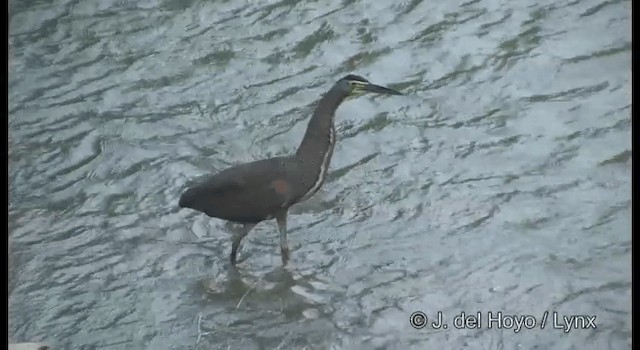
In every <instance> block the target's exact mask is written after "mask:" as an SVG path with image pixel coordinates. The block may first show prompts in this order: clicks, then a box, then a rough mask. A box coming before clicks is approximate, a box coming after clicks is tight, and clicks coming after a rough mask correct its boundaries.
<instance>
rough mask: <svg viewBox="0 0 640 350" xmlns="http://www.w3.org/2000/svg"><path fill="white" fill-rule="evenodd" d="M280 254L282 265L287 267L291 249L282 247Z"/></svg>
mask: <svg viewBox="0 0 640 350" xmlns="http://www.w3.org/2000/svg"><path fill="white" fill-rule="evenodd" d="M280 253H282V265H283V266H285V265H287V262H289V247H287V246H281V247H280Z"/></svg>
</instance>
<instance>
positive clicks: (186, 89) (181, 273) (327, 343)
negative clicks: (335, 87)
mask: <svg viewBox="0 0 640 350" xmlns="http://www.w3.org/2000/svg"><path fill="white" fill-rule="evenodd" d="M630 8H631V1H618V0H611V1H609V0H607V1H602V0H576V1H573V0H572V1H556V0H554V1H551V0H543V1H532V0H523V1H504V0H472V1H423V0H413V1H394V2H391V1H387V2H383V1H371V0H366V1H365V0H360V1H337V0H328V1H295V0H283V1H270V0H251V1H248V0H229V1H199V0H191V1H177V0H170V1H161V0H147V1H103V0H100V1H98V0H93V1H67V0H55V1H30V2H26V1H12V2H11V4H10V37H9V43H10V51H9V128H10V130H9V137H10V140H9V159H10V163H9V177H10V178H9V180H10V184H9V190H10V193H9V195H10V206H9V220H10V222H9V225H10V271H9V272H10V280H9V293H10V294H9V307H10V310H9V312H10V314H9V321H10V323H9V335H10V339H11V340H12V341H46V342H49V343H51V344H53V345H54V347H55V348H57V349H65V348H66V349H103V348H105V349H190V348H191V349H193V348H200V349H212V348H213V349H228V348H229V349H276V348H279V349H303V348H306V349H372V348H376V349H406V348H414V349H427V348H429V349H435V348H437V349H462V348H468V349H534V348H536V349H624V348H630V344H631V320H630V319H631V310H630V305H631V293H630V290H631V264H630V258H631V253H630V249H631V223H630V222H631V220H630V215H631V212H630V205H631V191H630V185H631V176H630V168H631V132H630V129H631V128H630V123H631V96H630V89H631V86H630V72H631V29H630V28H631V26H630V24H631V23H630V21H631V19H630V18H631V16H630ZM351 72H354V73H357V74H361V75H364V76H365V77H367V78H369V79H370V80H371V81H373V82H375V83H379V84H383V85H389V86H391V87H393V88H396V89H400V90H402V91H404V92H405V93H406V94H407V95H406V96H404V97H392V98H391V97H390V98H386V97H362V98H360V99H357V100H354V101H349V102H347V103H345V104H344V105H343V106H342V107H341V108H340V109H339V110H338V112H337V117H336V120H337V131H338V144H337V146H336V149H335V155H334V158H333V162H332V165H331V173H330V178H329V180H328V182H327V183H326V184H325V186H324V187H323V189H322V190H321V191H320V192H319V193H318V194H317V195H316V196H315V197H313V198H312V199H311V200H309V201H308V202H306V203H304V204H301V205H298V206H297V207H296V208H295V209H294V210H293V213H292V214H291V215H290V216H289V228H290V234H289V240H290V246H291V249H292V253H291V254H292V259H291V261H290V264H289V266H288V268H287V269H286V270H283V269H282V268H281V263H280V255H279V248H278V239H277V227H276V224H275V222H273V221H270V222H265V223H262V224H260V225H258V226H257V227H256V228H255V230H254V231H253V232H252V234H251V235H250V236H249V237H248V239H246V240H245V242H244V246H243V250H242V253H243V255H242V256H243V257H244V256H249V258H248V259H247V260H246V261H245V262H244V263H243V264H241V265H240V268H239V271H238V273H237V274H235V273H231V272H229V268H228V253H229V249H230V242H229V232H230V230H231V228H229V227H228V226H227V225H225V224H224V223H223V222H221V221H219V220H214V219H209V218H207V217H206V216H205V215H203V214H197V213H195V212H193V211H188V210H182V211H177V210H176V207H177V200H178V197H179V195H180V194H181V191H182V190H184V188H185V186H186V185H187V183H189V182H191V181H192V180H194V179H197V178H199V177H200V176H202V175H205V174H207V173H211V172H215V171H218V170H221V169H223V168H225V167H227V166H229V165H232V164H236V163H239V162H245V161H250V160H254V159H258V158H264V157H269V156H274V155H281V154H287V153H292V152H294V151H295V148H296V147H297V146H298V144H299V142H300V139H301V138H302V135H303V133H304V130H305V128H306V125H307V120H308V117H309V116H310V113H311V111H312V108H313V103H314V102H315V101H316V100H317V99H318V98H319V96H320V95H321V94H322V93H323V92H324V91H325V90H326V89H328V88H329V87H330V86H331V84H333V82H334V81H336V80H337V79H339V78H340V77H342V76H343V75H345V74H347V73H351ZM418 310H421V311H424V312H425V313H426V314H427V315H428V316H429V317H436V316H437V314H438V312H439V311H441V312H442V314H443V316H444V318H445V321H446V322H448V323H449V328H448V329H446V330H445V329H440V330H435V329H431V327H427V328H424V329H421V330H416V329H414V328H412V327H411V326H410V324H409V315H410V314H411V313H412V312H414V311H418ZM489 311H492V312H497V311H501V312H503V313H504V314H509V315H523V316H525V315H532V316H534V317H535V318H536V321H537V322H538V323H537V325H536V328H535V329H525V328H524V327H523V329H521V330H520V331H519V332H517V333H516V332H514V330H513V329H496V327H495V326H496V324H494V327H493V328H491V329H489V328H488V324H487V320H486V317H487V316H488V312H489ZM545 311H547V312H549V313H550V314H549V318H548V321H547V323H546V327H545V328H544V329H540V324H541V319H542V315H543V314H544V312H545ZM461 312H466V313H467V314H469V313H472V314H475V313H476V312H481V315H482V316H483V317H485V319H484V320H483V324H482V325H481V328H480V329H456V328H455V327H454V325H453V323H452V322H453V320H452V319H453V317H454V316H455V315H457V314H460V313H461ZM553 312H557V313H558V315H560V316H563V315H589V316H596V317H597V318H596V325H597V328H595V329H593V328H590V329H575V330H572V331H570V332H568V333H564V332H563V331H562V330H560V329H554V328H553V319H552V315H553ZM560 321H562V318H561V319H560Z"/></svg>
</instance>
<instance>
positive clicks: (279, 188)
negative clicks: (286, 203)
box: [271, 179, 291, 196]
mask: <svg viewBox="0 0 640 350" xmlns="http://www.w3.org/2000/svg"><path fill="white" fill-rule="evenodd" d="M271 185H272V186H273V189H275V190H276V192H278V194H281V195H283V196H286V195H288V194H289V191H290V190H291V189H290V187H289V184H288V183H287V182H286V181H284V180H282V179H277V180H273V181H272V182H271Z"/></svg>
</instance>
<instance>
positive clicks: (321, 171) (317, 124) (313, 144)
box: [296, 87, 346, 197]
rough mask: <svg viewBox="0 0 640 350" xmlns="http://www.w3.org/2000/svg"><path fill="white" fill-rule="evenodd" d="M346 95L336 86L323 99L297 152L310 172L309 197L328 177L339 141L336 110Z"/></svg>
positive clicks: (307, 175) (298, 158)
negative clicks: (337, 140) (337, 138)
mask: <svg viewBox="0 0 640 350" xmlns="http://www.w3.org/2000/svg"><path fill="white" fill-rule="evenodd" d="M345 97H346V94H345V93H344V92H343V91H342V90H340V89H339V88H337V87H334V88H332V89H331V90H329V91H328V92H327V93H326V94H325V95H324V96H323V97H322V99H320V102H319V103H318V106H317V107H316V110H315V111H314V113H313V116H312V117H311V120H309V125H308V126H307V131H306V133H305V135H304V138H303V139H302V143H301V144H300V147H298V151H297V152H296V158H297V160H298V161H299V162H301V163H302V164H303V169H304V170H305V173H306V174H305V175H306V179H305V182H306V183H305V185H306V187H309V190H308V193H307V195H306V197H309V196H311V195H313V193H315V192H316V191H317V190H318V189H319V188H320V186H322V183H323V182H324V179H325V177H326V174H327V170H328V168H329V163H330V162H331V156H332V155H333V147H334V145H335V142H336V135H335V130H334V126H333V121H334V116H335V111H336V109H338V106H340V103H342V101H343V100H344V99H345Z"/></svg>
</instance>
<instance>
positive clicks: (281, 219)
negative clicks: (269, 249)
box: [276, 210, 289, 265]
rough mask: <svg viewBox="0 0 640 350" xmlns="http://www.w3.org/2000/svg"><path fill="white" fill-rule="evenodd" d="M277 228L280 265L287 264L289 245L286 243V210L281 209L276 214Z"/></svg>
mask: <svg viewBox="0 0 640 350" xmlns="http://www.w3.org/2000/svg"><path fill="white" fill-rule="evenodd" d="M276 221H278V229H279V230H280V253H281V254H282V265H287V261H289V245H288V244H287V210H283V211H281V212H279V213H278V214H277V215H276Z"/></svg>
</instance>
